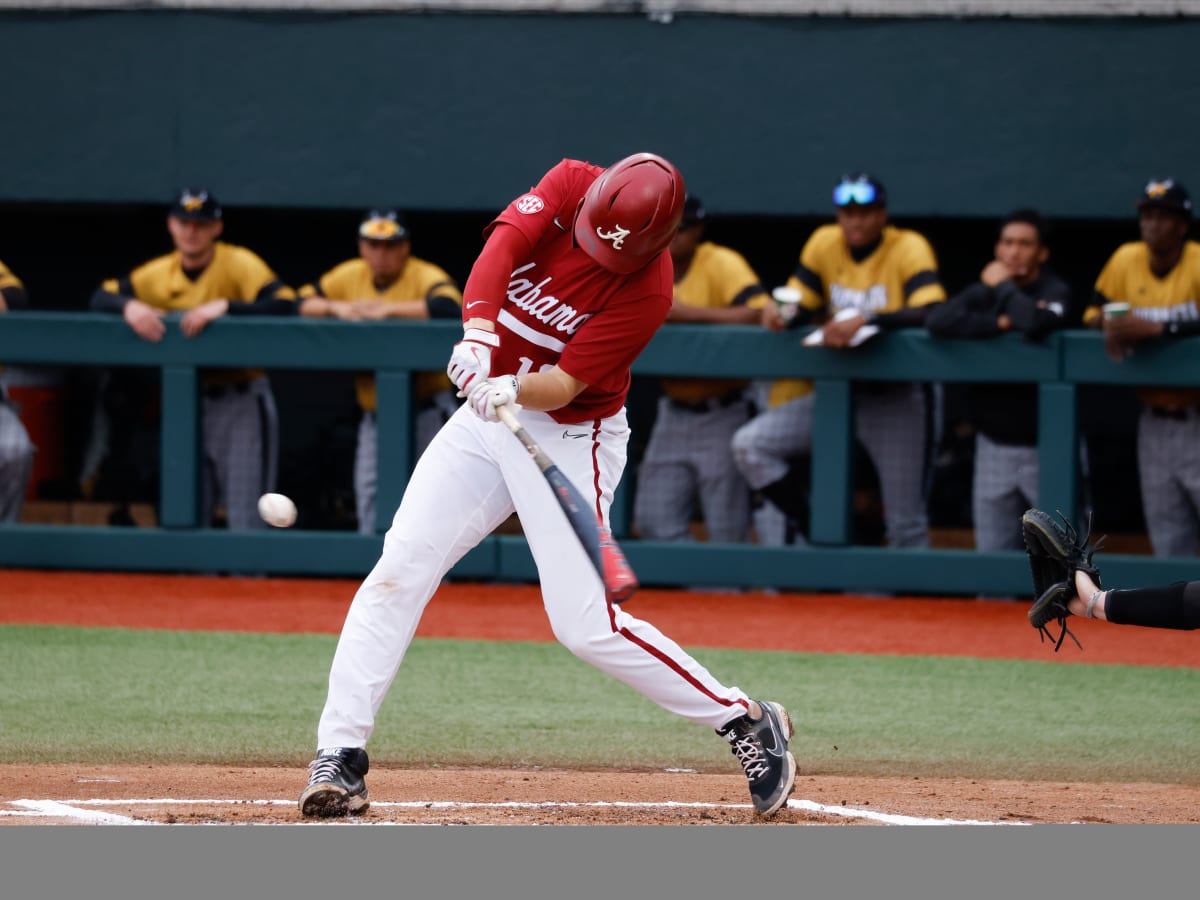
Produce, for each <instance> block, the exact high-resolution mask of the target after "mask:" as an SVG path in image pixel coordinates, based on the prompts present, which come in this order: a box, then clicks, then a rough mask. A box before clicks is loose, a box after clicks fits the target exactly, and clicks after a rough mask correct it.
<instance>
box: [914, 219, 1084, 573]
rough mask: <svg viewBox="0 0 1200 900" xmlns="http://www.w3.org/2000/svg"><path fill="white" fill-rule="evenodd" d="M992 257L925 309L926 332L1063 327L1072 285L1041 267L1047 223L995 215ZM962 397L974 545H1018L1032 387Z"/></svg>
mask: <svg viewBox="0 0 1200 900" xmlns="http://www.w3.org/2000/svg"><path fill="white" fill-rule="evenodd" d="M993 254H994V255H993V258H992V260H991V261H990V262H989V263H988V264H987V265H985V266H984V267H983V271H982V272H980V274H979V280H978V281H976V282H974V283H973V284H971V285H968V286H967V287H966V288H965V289H963V290H962V291H960V292H959V293H957V294H955V295H954V296H953V297H951V298H950V299H949V300H947V301H946V302H945V303H939V304H937V305H935V306H932V307H931V308H930V310H929V314H928V316H927V317H926V320H925V325H926V327H928V329H929V333H930V334H932V335H934V336H935V337H939V338H988V337H994V336H996V335H1000V334H1007V333H1016V334H1022V335H1024V336H1025V338H1026V339H1028V340H1031V341H1037V340H1041V339H1042V338H1044V337H1045V336H1046V335H1047V334H1049V333H1050V332H1051V331H1054V330H1056V329H1059V328H1065V327H1066V326H1067V325H1068V324H1069V317H1070V316H1071V314H1072V309H1071V289H1070V288H1069V287H1068V286H1067V283H1066V282H1065V281H1063V280H1062V279H1061V278H1059V277H1058V276H1057V275H1056V274H1054V272H1052V271H1051V270H1050V269H1049V267H1048V266H1047V261H1048V260H1049V258H1050V248H1049V247H1047V246H1046V223H1045V220H1044V219H1043V218H1042V216H1041V215H1040V214H1039V213H1038V212H1037V211H1036V210H1032V209H1018V210H1014V211H1013V212H1011V213H1009V214H1008V215H1007V216H1005V217H1004V218H1003V219H1002V220H1001V222H1000V229H999V232H998V234H997V235H996V245H995V248H994V250H993ZM966 401H967V408H968V415H969V418H970V421H971V424H972V426H973V427H974V429H975V472H974V479H973V483H972V489H971V510H972V520H973V524H974V526H975V548H976V549H977V550H989V551H990V550H1021V549H1023V548H1024V544H1023V542H1022V540H1021V514H1022V513H1023V512H1024V511H1025V510H1026V509H1028V508H1029V507H1031V506H1037V485H1038V450H1037V443H1038V429H1037V422H1038V386H1037V385H1036V384H1033V383H1010V384H993V383H979V384H970V385H968V386H967V391H966Z"/></svg>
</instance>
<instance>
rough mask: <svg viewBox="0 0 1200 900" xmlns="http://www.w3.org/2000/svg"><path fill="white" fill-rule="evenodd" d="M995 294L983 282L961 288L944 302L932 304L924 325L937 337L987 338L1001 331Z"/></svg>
mask: <svg viewBox="0 0 1200 900" xmlns="http://www.w3.org/2000/svg"><path fill="white" fill-rule="evenodd" d="M998 316H999V309H998V304H997V303H996V297H995V295H994V294H993V293H992V289H991V288H989V287H988V286H987V285H986V284H984V283H983V282H982V281H977V282H975V283H974V284H972V285H970V286H969V287H966V288H964V289H963V290H961V291H959V292H958V293H957V294H955V295H954V296H953V297H951V298H950V299H949V300H947V301H945V302H944V303H938V304H936V305H934V306H933V309H931V310H930V311H929V314H928V315H927V316H926V317H925V327H926V328H928V329H929V333H930V334H932V335H933V336H934V337H942V338H985V337H992V336H993V335H997V334H999V333H1000V329H999V328H997V327H996V319H997V317H998Z"/></svg>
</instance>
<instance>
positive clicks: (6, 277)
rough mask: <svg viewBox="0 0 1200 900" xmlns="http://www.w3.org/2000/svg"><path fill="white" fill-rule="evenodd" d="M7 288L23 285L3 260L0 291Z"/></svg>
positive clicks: (22, 286) (0, 263)
mask: <svg viewBox="0 0 1200 900" xmlns="http://www.w3.org/2000/svg"><path fill="white" fill-rule="evenodd" d="M7 287H15V288H22V289H24V287H25V285H23V284H21V279H20V278H18V277H17V276H16V275H14V274H13V273H12V270H11V269H10V268H9V267H8V266H6V265H5V264H4V262H3V260H0V291H2V290H4V289H5V288H7ZM2 368H3V366H0V369H2Z"/></svg>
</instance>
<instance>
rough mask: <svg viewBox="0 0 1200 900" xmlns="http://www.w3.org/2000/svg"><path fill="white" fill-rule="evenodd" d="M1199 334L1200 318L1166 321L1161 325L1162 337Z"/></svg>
mask: <svg viewBox="0 0 1200 900" xmlns="http://www.w3.org/2000/svg"><path fill="white" fill-rule="evenodd" d="M1197 334H1200V319H1187V320H1185V321H1182V322H1167V323H1165V324H1164V325H1163V337H1168V338H1183V337H1193V336H1195V335H1197Z"/></svg>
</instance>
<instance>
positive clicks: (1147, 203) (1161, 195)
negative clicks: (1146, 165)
mask: <svg viewBox="0 0 1200 900" xmlns="http://www.w3.org/2000/svg"><path fill="white" fill-rule="evenodd" d="M1137 208H1138V209H1139V210H1143V209H1147V208H1152V209H1169V210H1171V211H1173V212H1177V213H1183V215H1185V216H1189V217H1190V216H1191V214H1192V200H1191V198H1190V197H1189V196H1188V192H1187V190H1186V189H1185V188H1184V186H1183V185H1182V184H1180V183H1179V182H1178V181H1176V180H1175V179H1174V178H1152V179H1150V181H1148V182H1147V183H1146V186H1145V187H1144V188H1142V196H1141V197H1139V198H1138V204H1137Z"/></svg>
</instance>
